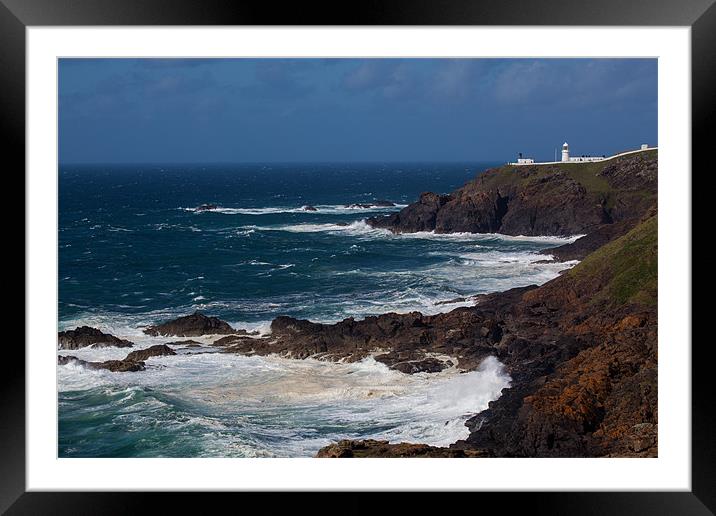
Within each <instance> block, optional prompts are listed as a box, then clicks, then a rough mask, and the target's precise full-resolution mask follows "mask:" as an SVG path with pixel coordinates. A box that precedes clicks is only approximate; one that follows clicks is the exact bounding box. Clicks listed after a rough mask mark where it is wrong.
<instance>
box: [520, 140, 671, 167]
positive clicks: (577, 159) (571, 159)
mask: <svg viewBox="0 0 716 516" xmlns="http://www.w3.org/2000/svg"><path fill="white" fill-rule="evenodd" d="M657 149H658V147H649V144H647V143H642V144H641V148H640V149H637V150H633V151H626V152H620V153H619V154H615V155H613V156H609V157H607V156H570V155H569V144H568V143H567V142H564V144H563V145H562V161H535V160H534V159H533V158H523V157H522V153H521V152H520V154H519V158H518V159H517V161H515V162H510V163H508V165H555V164H557V163H585V162H593V161H605V160H609V159H613V158H616V157H619V156H624V155H627V154H633V153H635V152H644V151H647V150H657ZM556 159H557V149H555V160H556Z"/></svg>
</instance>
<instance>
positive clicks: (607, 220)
mask: <svg viewBox="0 0 716 516" xmlns="http://www.w3.org/2000/svg"><path fill="white" fill-rule="evenodd" d="M656 169H657V155H656V152H655V151H650V152H645V153H640V154H637V155H633V156H629V157H624V158H620V159H617V160H613V161H611V162H609V163H606V164H605V163H601V164H600V163H590V164H567V165H555V166H554V167H546V166H543V167H536V166H535V167H529V166H525V167H511V168H510V167H502V168H500V169H494V170H491V171H487V172H485V173H484V174H482V175H480V176H479V177H478V178H477V179H475V180H473V181H471V182H470V183H468V184H467V185H465V186H464V187H463V188H462V189H460V190H458V191H456V192H454V193H452V194H449V195H439V194H434V193H426V194H423V195H421V197H420V199H419V201H418V202H416V203H414V204H411V205H409V206H408V207H406V208H404V209H403V210H401V211H400V212H398V213H395V214H392V215H388V216H384V217H374V218H371V219H368V223H369V224H371V225H373V226H375V227H381V228H386V229H390V230H391V231H393V232H396V233H400V232H414V231H435V232H440V233H448V232H462V231H468V232H490V233H492V232H500V233H505V234H508V235H566V234H582V233H585V234H586V235H585V236H584V237H582V238H580V239H578V240H576V241H575V242H573V243H571V244H567V245H564V246H560V247H556V248H553V249H550V250H547V251H545V254H549V255H551V256H552V257H553V259H555V260H558V261H566V260H581V262H580V263H579V264H578V265H576V266H575V267H574V268H572V269H569V270H567V271H565V272H564V274H561V275H560V276H559V277H557V278H555V279H553V280H551V281H549V282H547V283H545V284H544V285H542V286H536V285H532V286H529V287H524V288H516V289H511V290H508V291H505V292H499V293H493V294H488V295H481V296H475V297H474V298H473V299H474V301H475V304H474V306H470V307H462V308H457V309H454V310H452V311H450V312H447V313H440V314H437V315H423V314H421V313H419V312H412V313H408V314H397V313H387V314H382V315H379V316H371V317H366V318H365V319H363V320H355V319H353V318H348V319H345V320H343V321H340V322H338V323H335V324H320V323H314V322H311V321H306V320H299V319H295V318H292V317H285V316H284V317H277V318H276V319H274V321H273V322H272V324H271V333H270V334H269V335H267V336H260V335H256V334H248V333H247V332H245V331H243V330H236V329H234V328H232V327H231V326H230V325H229V324H228V323H226V322H224V321H221V320H220V319H217V318H215V317H208V316H206V315H204V314H200V313H195V314H192V315H189V316H186V317H181V318H179V319H176V320H174V321H169V322H166V323H163V324H159V325H156V326H151V327H149V328H146V329H145V330H144V331H145V333H147V334H149V335H153V336H166V337H197V336H202V335H216V336H218V337H219V338H217V339H216V340H214V341H213V342H212V346H217V347H220V348H221V351H222V352H225V353H239V354H244V355H271V354H275V355H279V356H283V357H288V358H295V359H304V358H308V357H311V358H316V359H321V360H331V361H349V362H350V361H358V360H362V359H364V358H366V357H368V356H373V357H374V358H375V360H377V361H379V362H382V363H384V364H385V365H386V366H388V367H390V368H392V369H395V370H397V371H401V372H403V373H406V374H415V373H434V372H439V371H441V370H443V369H445V368H448V367H452V366H455V365H457V367H458V368H459V369H460V370H463V371H470V370H474V369H475V368H477V367H478V366H479V364H480V363H481V362H482V361H483V360H484V359H485V358H487V357H488V356H494V357H496V358H497V359H498V360H500V362H502V363H503V364H504V365H505V366H506V367H507V371H508V372H509V374H510V376H511V377H512V383H511V386H510V387H509V388H507V389H504V390H503V392H502V395H501V396H500V398H498V399H497V400H495V401H493V402H491V403H490V405H489V408H488V409H487V410H485V411H483V412H481V413H479V414H476V415H475V416H473V417H472V418H470V419H469V420H468V421H467V423H466V424H467V426H468V428H469V430H470V435H469V437H468V438H467V439H465V440H463V441H458V442H456V443H454V444H453V445H451V446H449V447H447V448H437V447H431V446H427V445H418V444H411V443H394V444H390V443H386V442H383V441H374V440H366V441H341V442H339V443H335V444H333V445H330V446H328V447H326V448H323V449H322V450H321V451H319V453H318V455H317V456H319V457H371V456H374V457H387V456H391V457H425V456H432V457H584V456H589V457H603V456H620V457H624V456H638V457H653V456H656V455H657V442H658V439H657V431H658V413H657V412H658V411H657V383H656V378H657V288H656V285H657V278H656V271H657V214H656V211H657V210H656V186H657V177H656V176H657V172H656ZM90 330H91V331H90ZM73 332H74V333H73ZM58 337H59V342H60V348H61V349H78V348H81V347H84V346H88V345H93V346H94V345H116V346H121V347H126V346H127V344H126V343H128V342H129V341H122V339H118V338H117V337H113V336H111V335H109V334H105V333H103V332H101V331H99V330H95V329H92V328H87V327H83V328H78V329H77V330H71V331H69V332H61V333H60V334H59V336H58ZM131 344H132V343H129V345H130V346H131ZM170 345H183V346H187V347H189V346H196V345H199V343H197V342H195V341H191V340H188V341H178V342H177V341H175V342H169V343H167V345H159V346H152V348H148V349H147V350H138V351H134V352H132V353H130V354H129V355H128V356H127V357H126V358H125V359H124V360H119V361H117V360H115V361H107V362H100V363H97V362H84V361H81V360H79V359H77V358H76V357H71V356H60V357H58V362H59V363H60V364H66V363H70V362H75V363H78V364H80V365H84V366H85V367H89V368H95V369H98V368H99V369H108V370H110V371H126V372H134V371H142V370H144V368H145V360H147V359H148V358H150V357H151V356H158V355H161V354H174V353H175V352H174V351H173V350H172V349H171V348H170V347H169V346H170ZM154 348H157V349H154ZM152 349H154V351H151V350H152Z"/></svg>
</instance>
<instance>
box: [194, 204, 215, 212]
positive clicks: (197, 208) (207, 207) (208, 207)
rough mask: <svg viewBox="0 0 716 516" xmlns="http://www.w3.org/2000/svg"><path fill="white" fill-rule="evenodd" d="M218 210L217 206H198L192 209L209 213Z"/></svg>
mask: <svg viewBox="0 0 716 516" xmlns="http://www.w3.org/2000/svg"><path fill="white" fill-rule="evenodd" d="M218 208H219V205H218V204H200V205H199V206H197V207H196V208H194V211H211V210H216V209H218Z"/></svg>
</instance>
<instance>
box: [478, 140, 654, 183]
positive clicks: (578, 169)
mask: <svg viewBox="0 0 716 516" xmlns="http://www.w3.org/2000/svg"><path fill="white" fill-rule="evenodd" d="M658 152H659V151H658V150H656V149H654V150H648V151H644V152H640V153H638V154H628V155H626V156H621V157H619V158H614V159H610V160H608V161H595V162H586V163H555V164H551V165H519V166H518V165H504V166H502V167H499V168H496V169H493V170H491V171H488V172H486V173H485V174H483V175H481V176H480V177H479V181H480V183H481V185H482V186H483V187H485V188H505V187H516V186H527V185H529V184H530V183H536V182H539V181H541V180H543V179H544V178H545V177H547V176H550V175H553V174H555V173H560V174H564V175H566V176H567V177H569V178H571V179H573V180H574V181H576V182H577V183H579V184H580V185H581V186H582V187H584V189H585V190H586V191H587V192H588V193H591V194H608V193H611V192H613V191H614V190H615V186H614V185H613V184H611V183H610V182H609V179H608V175H605V174H603V171H604V170H605V169H609V168H611V167H620V166H622V165H624V164H625V163H628V162H630V161H634V160H637V161H642V162H643V163H648V162H651V161H657V160H658V157H659V156H658Z"/></svg>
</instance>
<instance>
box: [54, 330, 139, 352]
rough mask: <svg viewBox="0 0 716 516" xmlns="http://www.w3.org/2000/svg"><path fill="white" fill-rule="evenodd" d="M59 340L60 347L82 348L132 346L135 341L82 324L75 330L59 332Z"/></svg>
mask: <svg viewBox="0 0 716 516" xmlns="http://www.w3.org/2000/svg"><path fill="white" fill-rule="evenodd" d="M57 342H58V345H59V348H60V349H80V348H85V347H87V346H92V347H93V348H104V347H118V348H131V347H132V346H133V343H132V342H130V341H128V340H124V339H120V338H118V337H115V336H114V335H110V334H109V333H103V332H101V331H100V330H98V329H97V328H91V327H89V326H80V327H78V328H75V329H74V330H67V331H61V332H59V333H58V334H57Z"/></svg>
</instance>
